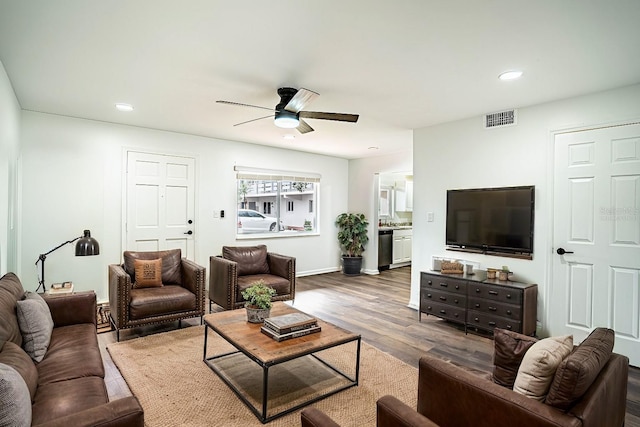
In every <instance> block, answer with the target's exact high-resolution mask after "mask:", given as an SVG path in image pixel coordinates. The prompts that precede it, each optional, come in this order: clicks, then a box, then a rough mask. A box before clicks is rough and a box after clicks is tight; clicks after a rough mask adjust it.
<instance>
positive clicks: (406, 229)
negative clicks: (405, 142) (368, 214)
mask: <svg viewBox="0 0 640 427" xmlns="http://www.w3.org/2000/svg"><path fill="white" fill-rule="evenodd" d="M377 203H378V206H377V209H376V213H377V218H375V222H374V223H376V224H377V231H378V248H377V249H378V271H383V270H387V269H389V268H396V267H404V266H407V265H410V264H411V253H412V240H413V173H412V172H397V173H381V174H379V175H378V197H377Z"/></svg>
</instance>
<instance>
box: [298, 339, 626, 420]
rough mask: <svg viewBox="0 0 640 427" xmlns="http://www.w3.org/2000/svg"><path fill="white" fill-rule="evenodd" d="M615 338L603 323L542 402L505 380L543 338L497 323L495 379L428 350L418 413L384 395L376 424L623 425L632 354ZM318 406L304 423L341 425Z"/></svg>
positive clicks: (560, 369)
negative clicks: (616, 349)
mask: <svg viewBox="0 0 640 427" xmlns="http://www.w3.org/2000/svg"><path fill="white" fill-rule="evenodd" d="M614 336H615V334H614V332H613V331H612V330H611V329H605V328H596V329H594V331H593V332H592V333H591V334H590V335H589V336H588V337H587V338H586V339H585V340H584V341H583V342H582V343H581V344H580V345H579V346H575V347H574V349H573V351H572V352H571V353H570V354H569V356H567V357H566V358H565V359H564V360H563V361H562V363H561V364H560V366H559V367H558V368H557V370H556V372H555V376H554V378H553V380H552V383H551V386H550V389H549V394H547V395H546V398H544V400H543V401H539V400H536V399H533V398H531V397H528V396H525V395H523V394H520V393H517V392H515V391H513V390H512V389H510V388H509V387H507V386H505V385H502V384H504V383H505V380H506V382H509V378H508V377H511V378H510V380H511V381H513V380H514V379H515V376H516V375H517V372H518V367H519V365H520V362H521V361H522V357H524V355H525V354H526V351H527V349H528V348H529V347H530V346H531V345H533V344H534V343H535V342H536V341H537V340H536V339H535V338H532V337H528V336H525V335H521V334H517V333H514V332H510V331H502V330H498V329H496V330H495V334H494V339H495V343H496V352H495V354H494V364H495V366H494V373H493V376H491V377H490V378H487V377H483V376H479V375H477V374H475V373H472V372H469V371H467V370H465V369H463V368H460V367H457V366H455V365H453V364H451V363H448V362H446V361H444V360H441V359H438V358H435V357H431V356H423V357H422V358H420V361H419V364H418V399H417V400H418V405H417V411H416V409H414V408H411V407H409V406H407V405H406V404H404V403H403V402H401V401H399V400H397V399H390V398H389V396H385V397H383V398H381V399H380V400H379V401H378V424H377V425H378V427H383V426H407V427H408V426H415V427H418V426H421V427H433V426H434V425H438V426H441V427H458V426H480V427H482V426H486V427H511V426H549V427H551V426H554V427H559V426H575V427H578V426H582V427H620V426H623V425H624V420H625V415H626V397H627V381H628V375H629V359H628V358H627V357H626V356H623V355H620V354H616V353H613V352H612V349H613V337H614ZM509 346H511V348H507V347H509ZM381 401H383V404H382V405H381V403H380V402H381ZM305 411H306V410H305ZM316 411H317V410H313V411H310V412H306V413H305V414H304V415H303V416H302V425H303V426H314V427H321V426H327V427H335V426H336V424H335V423H333V421H331V420H330V419H328V417H326V415H324V414H320V415H319V414H317V412H316Z"/></svg>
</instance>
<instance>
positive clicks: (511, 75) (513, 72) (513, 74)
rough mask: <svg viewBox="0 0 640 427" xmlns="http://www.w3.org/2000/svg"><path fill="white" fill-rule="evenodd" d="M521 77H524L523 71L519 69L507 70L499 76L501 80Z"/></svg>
mask: <svg viewBox="0 0 640 427" xmlns="http://www.w3.org/2000/svg"><path fill="white" fill-rule="evenodd" d="M520 77H522V71H519V70H511V71H505V72H504V73H502V74H500V75H499V76H498V78H499V79H500V80H515V79H519V78H520Z"/></svg>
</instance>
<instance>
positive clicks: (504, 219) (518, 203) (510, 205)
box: [446, 185, 535, 254]
mask: <svg viewBox="0 0 640 427" xmlns="http://www.w3.org/2000/svg"><path fill="white" fill-rule="evenodd" d="M534 204H535V187H534V186H532V185H531V186H522V187H502V188H474V189H466V190H448V191H447V231H446V234H447V239H446V240H447V243H446V244H447V246H449V247H455V248H461V249H475V250H482V251H483V252H499V253H510V254H533V219H534V216H533V214H534Z"/></svg>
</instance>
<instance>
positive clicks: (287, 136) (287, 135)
mask: <svg viewBox="0 0 640 427" xmlns="http://www.w3.org/2000/svg"><path fill="white" fill-rule="evenodd" d="M283 138H284V139H296V136H295V135H291V134H290V133H288V134H286V135H285V136H283Z"/></svg>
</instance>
